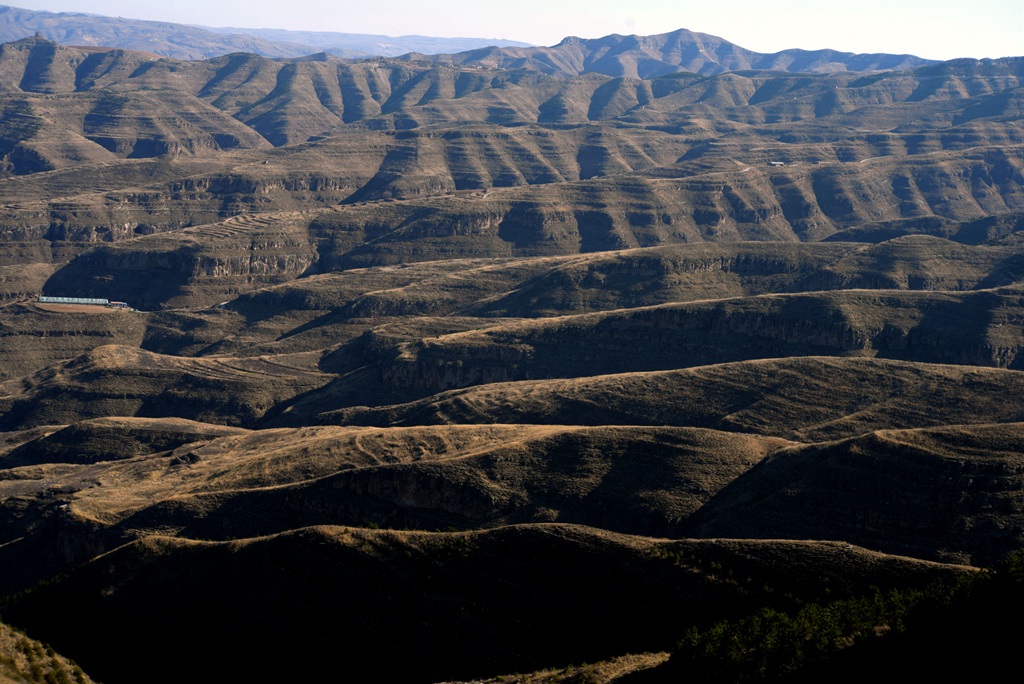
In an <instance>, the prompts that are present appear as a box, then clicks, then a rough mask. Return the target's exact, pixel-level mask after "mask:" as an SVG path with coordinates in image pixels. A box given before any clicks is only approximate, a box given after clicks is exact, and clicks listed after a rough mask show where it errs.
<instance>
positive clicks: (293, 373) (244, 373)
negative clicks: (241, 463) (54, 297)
mask: <svg viewBox="0 0 1024 684" xmlns="http://www.w3.org/2000/svg"><path fill="white" fill-rule="evenodd" d="M328 379H329V376H327V375H325V374H322V373H317V372H313V371H308V370H303V369H301V368H295V367H291V366H288V365H286V362H282V361H281V360H274V359H263V358H252V359H235V358H211V359H189V358H175V357H170V356H162V355H159V354H153V353H150V352H145V351H142V350H139V349H131V348H127V347H118V346H115V345H109V346H103V347H97V348H96V349H94V350H92V351H90V352H89V353H87V354H85V355H83V356H81V357H78V358H76V359H74V360H72V361H70V362H68V363H66V364H63V365H61V366H56V367H53V368H50V369H47V370H44V371H40V372H39V373H36V374H34V375H31V376H27V377H25V378H21V379H18V380H10V381H8V382H6V383H3V384H0V410H2V419H0V424H2V425H3V426H4V428H5V429H16V428H18V427H28V426H32V425H47V424H49V425H54V424H67V423H71V422H74V421H77V420H82V419H85V418H96V417H101V416H148V417H164V416H176V417H181V418H192V419H198V420H207V421H210V422H215V423H228V424H235V425H238V424H243V425H245V424H251V423H253V422H254V421H256V420H258V419H259V418H260V417H261V416H262V415H263V414H264V413H265V412H266V411H267V410H268V409H270V408H271V407H272V406H273V405H274V404H276V403H277V402H279V401H282V400H283V399H285V398H291V397H293V396H295V395H296V394H300V393H302V392H305V391H308V390H310V389H313V388H315V387H319V386H321V385H322V384H324V383H325V382H327V380H328Z"/></svg>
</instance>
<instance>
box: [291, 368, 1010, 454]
mask: <svg viewBox="0 0 1024 684" xmlns="http://www.w3.org/2000/svg"><path fill="white" fill-rule="evenodd" d="M1021 392H1024V374H1021V373H1019V372H1016V371H1007V370H999V369H991V368H968V367H963V366H948V365H930V364H920V363H907V362H903V361H893V360H883V359H855V358H844V359H838V358H798V359H778V360H763V361H747V362H741V363H728V364H721V365H716V366H704V367H699V368H691V369H686V370H674V371H662V372H650V373H626V374H622V375H608V376H598V377H592V378H580V379H571V380H542V381H523V382H511V383H499V384H492V385H483V386H480V387H474V388H469V389H464V390H454V391H449V392H444V393H441V394H438V395H435V396H433V397H429V398H427V399H422V400H420V401H417V402H413V403H411V404H406V405H402V406H392V407H382V408H378V409H367V408H353V409H347V410H342V411H336V412H331V413H325V414H323V415H322V416H320V419H321V420H330V421H338V422H343V423H362V424H375V425H382V426H383V425H417V424H419V425H429V424H437V423H495V422H498V423H517V422H522V423H537V424H545V423H546V424H556V425H559V424H582V425H602V424H604V425H691V426H700V427H711V428H716V429H724V430H737V431H741V432H754V433H758V434H765V435H776V436H779V437H785V438H788V439H799V440H801V441H818V440H824V439H837V438H841V437H852V436H854V435H858V434H861V433H864V432H867V431H870V430H877V429H882V428H912V427H923V426H926V425H944V424H950V423H953V424H957V423H970V422H982V423H983V422H1017V421H1021V420H1024V409H1022V408H1021V406H1020V402H1019V401H1017V399H1016V397H1018V396H1019V395H1020V393H1021ZM285 415H286V416H287V415H288V414H287V413H286V414H285Z"/></svg>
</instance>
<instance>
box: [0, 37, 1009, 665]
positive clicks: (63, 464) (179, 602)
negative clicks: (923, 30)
mask: <svg viewBox="0 0 1024 684" xmlns="http://www.w3.org/2000/svg"><path fill="white" fill-rule="evenodd" d="M712 38H713V37H710V36H701V35H700V34H689V33H688V32H687V33H684V32H680V33H679V34H678V35H677V34H670V35H668V36H660V37H657V36H656V37H651V38H650V39H645V40H640V41H636V40H630V39H627V38H624V37H610V38H609V39H607V40H604V41H597V42H594V41H580V40H578V39H576V40H567V41H565V42H564V43H563V44H561V45H559V46H556V47H555V48H545V49H525V48H524V49H521V50H519V51H517V49H505V50H502V51H477V52H473V53H465V54H463V55H461V56H460V55H455V56H438V57H436V58H430V59H426V58H423V59H418V58H416V56H410V57H408V58H404V59H372V60H362V61H358V60H346V59H341V58H338V57H333V56H328V55H326V54H321V55H315V56H312V57H308V58H295V59H270V58H266V57H260V56H257V55H252V54H243V53H235V54H230V55H226V56H223V57H217V58H214V59H210V60H203V61H190V62H185V61H176V60H173V59H166V58H162V59H158V58H155V57H154V56H152V55H147V54H143V53H139V52H131V51H125V50H112V49H111V50H103V49H90V50H83V49H78V48H69V47H65V46H60V45H57V44H54V43H50V42H48V41H45V40H42V39H40V38H38V37H37V38H30V39H25V40H21V41H18V42H16V43H8V44H6V45H4V46H2V47H0V112H2V116H0V359H2V360H3V363H2V364H0V565H2V567H4V569H5V571H4V573H2V574H0V596H2V597H4V601H3V603H2V611H3V617H4V619H5V620H6V621H9V622H10V623H11V624H13V625H15V626H17V627H19V628H23V629H26V630H28V631H29V635H30V636H31V637H34V638H37V639H41V640H43V641H46V642H49V643H51V644H53V646H54V647H55V648H57V649H58V651H60V653H62V654H64V655H66V656H68V657H70V658H74V659H75V660H76V661H77V662H79V663H81V665H82V667H84V668H85V671H87V672H89V674H90V675H91V676H94V677H96V678H98V679H101V680H103V681H105V682H112V683H114V684H116V683H117V682H128V681H138V680H139V679H140V678H141V679H145V680H146V681H167V682H171V681H181V680H182V679H187V678H194V677H195V676H196V673H197V672H202V673H203V676H210V677H214V678H219V679H223V680H225V681H226V680H233V679H238V678H252V679H257V680H266V679H268V678H277V679H280V680H282V681H285V680H291V679H295V678H300V679H301V678H313V677H314V676H316V674H317V672H319V670H318V669H317V668H319V663H320V662H321V660H322V654H324V653H328V652H329V653H332V654H335V653H338V654H341V655H342V658H341V661H342V663H343V664H342V665H341V666H340V667H342V669H343V672H344V675H345V676H348V677H351V678H354V679H360V680H363V679H386V680H388V681H407V682H437V681H442V680H452V679H457V678H461V679H480V678H494V677H499V676H503V675H508V674H510V673H513V672H527V671H530V670H540V669H542V668H556V669H558V670H560V671H561V672H563V673H567V674H565V675H564V676H565V677H566V678H568V679H566V681H570V680H571V681H577V680H576V679H572V678H573V677H577V675H578V676H583V675H582V674H581V673H580V671H575V670H573V669H572V666H574V665H576V664H580V663H583V662H591V663H593V662H595V661H601V662H602V664H601V665H599V666H597V667H596V669H595V670H593V672H603V673H610V674H607V675H600V676H602V677H606V679H604V680H601V681H612V679H613V678H614V677H618V676H619V675H623V676H625V675H626V674H629V673H631V672H634V671H639V670H643V669H647V670H650V671H649V672H648V673H647V674H648V675H650V676H651V677H653V678H654V679H651V680H650V681H661V679H658V677H660V676H662V675H664V676H668V677H671V673H669V674H667V675H666V674H665V672H668V670H666V669H665V668H660V669H654V668H656V667H657V666H658V665H659V664H660V663H662V662H664V661H665V660H666V658H667V655H665V653H664V652H665V651H667V650H669V649H671V648H672V647H673V645H674V644H676V643H677V642H678V640H679V639H680V637H681V636H682V635H683V634H684V633H685V632H686V630H687V629H688V628H690V627H694V628H696V627H698V626H706V625H709V624H712V623H714V622H716V621H718V620H721V619H724V618H738V617H741V616H744V615H748V614H757V613H758V611H762V610H768V609H770V610H779V611H794V610H796V609H798V608H799V607H800V606H802V605H805V604H806V603H807V602H815V601H825V602H827V601H833V600H837V599H845V598H851V597H858V596H864V595H865V594H867V593H869V592H870V591H872V589H871V588H872V587H875V588H876V590H877V589H879V588H880V589H884V590H887V591H888V590H892V591H907V592H916V591H919V590H923V587H926V586H933V583H935V582H946V581H954V580H955V579H956V578H958V577H959V578H963V577H968V576H973V575H975V574H976V570H977V568H979V567H988V566H992V565H995V564H998V563H1000V562H1002V561H1003V560H1004V559H1006V558H1007V557H1009V556H1011V554H1013V553H1014V552H1015V551H1018V550H1020V549H1021V548H1022V547H1024V497H1022V494H1021V492H1022V491H1024V490H1022V486H1024V485H1022V480H1021V478H1022V472H1024V464H1022V462H1021V454H1022V453H1024V429H1022V427H1021V426H1022V425H1024V404H1022V403H1021V401H1020V397H1021V396H1022V393H1024V374H1022V373H1021V371H1022V369H1024V353H1022V349H1024V308H1022V307H1024V256H1022V252H1021V249H1022V244H1024V242H1022V235H1024V232H1022V231H1024V154H1022V151H1024V119H1022V111H1021V106H1020V105H1021V102H1022V96H1021V78H1022V77H1024V62H1022V60H1021V59H1020V58H1008V59H1002V60H994V61H993V60H983V61H975V60H957V61H954V62H947V63H941V64H934V65H920V64H918V63H915V62H913V60H910V61H908V60H907V59H902V61H900V60H896V61H893V60H892V59H890V57H891V56H884V55H880V56H849V55H843V54H841V53H834V52H830V51H820V52H814V53H811V52H806V53H801V52H799V51H787V52H786V53H779V54H777V55H767V56H766V55H757V54H756V53H750V52H747V51H742V50H737V49H733V48H735V47H736V46H731V48H730V44H727V43H725V42H724V41H720V40H718V39H715V40H712ZM691 40H702V41H704V43H703V44H704V45H705V48H706V54H705V56H704V57H703V58H701V59H703V60H706V61H695V60H697V57H696V55H693V54H690V53H689V52H687V50H688V48H686V47H685V45H684V43H685V42H686V41H691ZM716 40H718V42H716ZM544 65H546V66H544ZM840 66H842V68H840ZM687 69H689V71H685V70H687ZM694 72H699V73H694ZM41 294H44V295H49V296H77V297H88V298H107V299H110V300H118V301H123V302H126V303H127V307H125V308H120V309H118V308H104V307H101V306H90V305H85V304H62V303H54V302H47V301H38V299H37V298H38V296H39V295H41ZM1007 605H1008V607H1007V608H1006V611H1007V612H1011V610H1012V605H1011V604H1007ZM72 616H77V618H81V617H82V616H87V619H88V620H89V623H90V624H91V625H92V626H93V627H94V628H93V629H89V630H83V629H81V628H80V626H79V625H78V623H77V622H76V619H77V618H76V619H72ZM153 616H159V619H157V620H154V619H153ZM142 622H145V623H146V624H149V625H153V627H152V629H146V630H140V629H138V628H137V625H138V624H140V623H142ZM886 627H887V628H886V629H883V628H882V626H881V625H875V626H873V628H872V630H871V633H872V634H875V633H878V634H883V633H886V632H887V630H888V627H889V626H888V625H887V626H886ZM876 628H877V629H876ZM27 638H28V637H26V639H27ZM837 638H838V641H837V642H836V644H837V646H836V647H837V648H838V644H840V643H841V644H846V645H848V644H849V643H853V642H855V641H856V639H854V637H853V636H852V635H849V634H846V635H840V637H837ZM859 638H860V637H858V639H859ZM19 643H20V642H19ZM25 643H26V644H29V645H27V646H25V647H24V649H28V650H27V651H24V649H23V651H24V653H29V652H31V653H36V651H37V650H38V649H36V647H35V646H32V645H31V642H29V641H25ZM886 643H891V642H886ZM168 644H178V645H182V646H183V647H182V648H180V649H176V650H175V657H174V658H172V659H170V660H172V661H173V662H170V663H168V662H167V661H168V659H167V658H166V654H167V649H168ZM40 648H42V647H40ZM638 653H646V654H647V655H642V656H640V655H629V656H627V654H638ZM20 657H21V656H19V658H20ZM26 657H27V656H26ZM47 657H49V656H47ZM851 657H855V656H851ZM22 660H24V658H22ZM5 662H6V661H5ZM18 663H19V665H18V666H19V667H22V666H26V667H27V665H26V663H28V661H25V663H22V662H21V660H19V661H18ZM53 663H54V664H53V665H52V667H53V668H55V670H54V671H57V670H60V671H64V670H68V672H72V670H71V669H69V668H72V667H73V666H72V665H70V664H68V663H66V662H65V661H64V660H63V659H61V658H59V657H57V656H56V655H54V656H53ZM157 663H161V665H157ZM669 669H670V668H669ZM572 672H575V674H572ZM588 672H591V671H590V670H588ZM659 672H661V675H659V674H658V673H659ZM614 673H619V674H614ZM76 676H77V675H76ZM541 676H542V675H540V674H538V675H536V677H534V678H535V679H536V678H537V677H541ZM544 676H546V675H544ZM560 676H561V675H560ZM84 677H85V675H84V674H82V678H84ZM524 677H527V676H526V675H524ZM523 681H527V680H525V679H524V680H523Z"/></svg>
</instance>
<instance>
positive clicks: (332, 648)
mask: <svg viewBox="0 0 1024 684" xmlns="http://www.w3.org/2000/svg"><path fill="white" fill-rule="evenodd" d="M666 552H670V553H671V554H672V555H673V556H677V557H679V558H680V561H679V564H678V565H677V564H676V563H675V562H673V561H672V560H670V559H669V558H666V556H665V554H666ZM712 562H714V563H716V564H718V565H717V567H721V568H728V569H730V570H732V571H733V573H734V575H736V576H739V577H741V578H746V577H750V578H751V581H750V582H749V583H746V582H745V581H743V582H738V581H736V580H729V579H726V578H725V577H724V575H723V574H720V573H714V574H712V573H709V572H707V570H706V569H705V568H707V567H708V566H709V565H710V564H711V563H712ZM115 566H116V567H118V568H120V570H119V571H118V572H116V573H113V574H111V573H110V572H109V571H108V569H109V568H112V567H115ZM960 572H963V569H962V568H953V567H945V568H944V567H940V566H935V565H930V564H926V563H923V562H919V561H908V560H906V559H898V558H892V557H885V556H880V555H877V554H872V553H868V552H864V551H861V550H857V549H852V548H851V549H846V548H844V547H842V546H840V545H834V544H831V545H830V544H815V543H806V542H798V543H758V542H699V541H698V542H671V543H667V542H656V541H651V540H645V539H640V538H631V537H622V536H618V535H611V534H609V533H601V532H596V531H592V530H588V529H586V528H576V527H567V526H536V527H517V528H505V529H500V530H495V531H491V532H486V533H473V534H447V535H445V534H424V533H420V534H415V533H398V532H376V533H371V532H366V531H358V530H355V531H352V530H347V529H344V528H312V529H306V530H300V531H297V532H292V533H288V534H285V535H279V536H275V537H269V538H263V539H256V540H251V541H246V542H232V543H221V544H201V543H196V542H186V541H181V540H173V539H169V538H152V539H148V540H145V541H141V542H137V543H134V544H131V545H129V546H126V547H124V548H122V549H120V550H118V551H115V552H114V553H112V554H110V555H108V556H105V557H103V558H101V559H98V560H97V562H95V563H93V564H91V565H90V566H88V567H86V568H83V570H82V571H80V572H78V573H76V575H75V576H73V577H71V578H68V579H67V580H65V581H63V582H61V583H58V584H56V585H54V586H52V587H49V588H48V589H47V590H45V591H40V592H37V593H36V594H34V595H33V596H32V597H31V601H27V602H25V603H23V604H22V605H20V606H19V607H18V610H17V612H16V614H15V615H16V617H17V619H18V621H19V623H25V624H31V626H32V627H33V628H35V629H37V630H38V631H39V632H40V634H41V635H42V636H43V637H44V638H46V639H48V640H50V641H51V642H52V643H54V644H55V645H56V646H57V647H58V648H61V649H62V650H63V651H65V652H66V653H68V654H69V655H71V656H73V657H78V658H80V660H81V662H82V664H83V666H84V667H86V668H89V669H90V670H91V671H93V672H95V673H96V674H97V676H100V677H103V679H104V681H107V682H115V683H116V682H120V681H126V678H127V679H133V678H134V677H136V676H137V675H138V673H139V672H143V671H144V672H146V673H147V675H146V677H147V679H149V680H151V681H158V682H163V681H168V682H169V681H179V680H180V679H181V678H182V677H183V676H188V675H187V673H190V672H194V671H195V670H196V668H197V666H198V664H199V663H202V664H203V670H204V671H205V672H206V673H207V674H209V675H210V676H213V677H216V678H224V677H227V678H234V677H242V678H246V677H251V676H257V677H258V678H260V679H265V678H267V677H268V676H270V677H274V678H285V679H288V678H293V677H298V678H307V677H311V676H315V675H314V673H315V672H321V671H322V667H323V665H322V661H321V659H322V656H323V653H324V652H326V651H329V652H331V653H335V654H337V655H339V656H340V657H341V659H342V660H343V661H344V671H345V673H346V675H347V676H351V677H353V678H355V679H360V680H366V679H376V678H382V677H383V678H386V679H388V680H389V681H395V682H432V681H438V680H441V679H446V678H455V677H473V676H480V675H485V674H498V673H501V672H508V671H515V670H522V669H534V668H536V667H538V666H541V665H546V664H554V663H558V662H565V661H566V660H571V661H575V662H579V661H584V660H586V661H592V660H595V659H598V658H600V657H602V656H608V655H613V654H618V653H622V652H624V651H627V650H634V651H635V650H645V649H649V648H650V647H651V646H652V645H657V646H661V645H667V644H668V643H671V641H672V640H673V639H674V638H675V634H674V631H675V630H670V631H669V632H666V629H665V625H667V624H673V623H675V624H684V623H685V622H690V621H697V620H701V619H707V618H709V617H712V616H715V615H721V614H722V613H723V611H724V610H728V609H727V608H724V607H725V606H729V607H730V608H734V609H740V610H743V609H750V608H753V607H755V606H757V605H758V604H759V602H761V601H763V600H765V596H764V595H763V594H762V593H761V590H760V589H758V588H759V587H762V586H764V585H767V584H771V585H772V586H776V587H778V588H779V591H780V593H782V592H785V591H787V590H792V591H799V592H800V594H801V595H805V596H807V595H814V594H815V593H817V592H820V591H821V590H822V589H824V587H825V586H826V585H827V586H829V587H830V588H831V590H832V591H833V592H836V593H837V594H839V595H842V594H845V593H846V592H848V591H851V590H858V589H861V588H866V587H867V586H868V585H877V586H881V587H886V586H892V585H893V584H897V585H904V586H906V585H907V584H916V583H921V582H926V581H928V580H931V579H935V578H939V577H951V576H954V575H956V574H958V573H960ZM368 578H372V579H368ZM269 587H273V591H267V588H269ZM425 588H429V591H424V589H425ZM253 596H259V600H253ZM44 614H45V615H48V616H50V617H51V618H58V619H48V620H45V621H43V620H39V619H38V617H39V616H42V615H44ZM82 614H88V615H91V616H94V622H93V625H94V627H95V628H94V629H91V630H85V631H83V630H79V629H74V628H73V627H72V626H71V624H72V622H73V621H71V620H69V619H60V617H61V616H67V617H70V616H71V615H82ZM152 615H160V616H161V619H160V620H158V621H156V622H155V623H152V624H151V627H150V628H149V629H145V630H140V629H137V628H135V625H137V624H139V620H144V619H146V618H144V616H152ZM199 616H202V618H201V619H200V618H199ZM97 621H99V622H97ZM183 634H185V635H188V636H187V637H185V638H186V640H187V641H186V643H187V644H188V647H187V648H185V649H182V650H181V651H180V652H179V653H178V655H177V657H176V658H173V659H171V660H170V661H168V662H166V663H164V664H163V665H162V666H161V667H160V668H159V669H158V670H154V669H152V667H151V666H148V665H149V664H151V663H152V662H153V659H154V658H155V657H156V655H157V654H158V653H161V652H164V651H165V650H166V647H167V644H168V643H171V642H180V640H181V639H182V635H183ZM339 649H340V650H339ZM281 651H284V652H287V653H289V654H290V657H289V658H287V659H286V660H284V659H277V658H266V657H264V656H265V655H266V654H267V653H272V652H281Z"/></svg>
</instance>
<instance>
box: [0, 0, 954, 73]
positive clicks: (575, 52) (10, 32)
mask: <svg viewBox="0 0 1024 684" xmlns="http://www.w3.org/2000/svg"><path fill="white" fill-rule="evenodd" d="M37 33H38V35H40V36H41V37H43V38H46V39H48V40H52V41H54V42H57V43H61V44H63V45H73V46H107V47H117V48H124V49H129V50H141V51H145V52H151V53H154V54H157V55H160V56H162V57H172V58H175V59H193V60H195V59H209V58H211V57H216V56H219V55H225V54H229V53H233V52H250V53H254V54H258V55H261V56H264V57H272V58H281V57H283V58H295V57H305V56H307V55H311V54H314V53H324V52H326V53H329V54H332V55H335V56H338V57H344V58H350V59H360V58H365V57H373V56H380V57H399V58H401V59H404V60H407V61H429V62H433V63H438V64H453V65H461V66H482V67H487V68H492V69H503V70H505V69H525V70H529V71H539V72H542V73H545V74H549V75H561V76H578V75H581V74H587V73H598V74H604V75H606V76H613V77H626V78H654V77H658V76H665V75H668V74H673V73H678V72H692V73H697V74H703V75H713V74H720V73H725V72H730V71H745V70H770V71H787V72H793V73H831V72H840V71H869V72H874V71H890V70H906V69H913V68H917V67H921V66H927V65H930V64H937V63H938V62H937V61H936V60H929V59H923V58H921V57H916V56H914V55H892V54H885V53H877V54H855V53H852V52H839V51H836V50H801V49H789V50H782V51H780V52H775V53H770V54H768V53H761V52H754V51H753V50H748V49H746V48H743V47H740V46H739V45H736V44H735V43H731V42H729V41H728V40H725V39H724V38H720V37H718V36H712V35H709V34H706V33H697V32H695V31H689V30H686V29H679V30H676V31H672V32H670V33H663V34H660V35H653V36H635V35H629V36H624V35H619V34H612V35H609V36H604V37H603V38H578V37H575V36H569V37H567V38H565V39H563V40H562V41H561V42H560V43H558V44H557V45H554V46H551V47H535V46H531V45H529V44H528V43H522V42H517V41H510V40H496V39H485V38H439V37H431V36H399V37H391V36H383V35H370V34H358V33H338V32H332V31H290V30H284V29H269V28H263V29H249V28H227V27H225V28H211V27H204V26H190V25H187V24H174V23H170V22H159V21H144V20H139V19H123V18H115V17H104V16H99V15H94V14H83V13H70V12H62V13H53V12H36V11H32V10H25V9H19V8H16V7H9V6H5V5H0V42H10V41H15V40H20V39H23V38H28V37H31V36H33V35H35V34H37Z"/></svg>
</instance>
